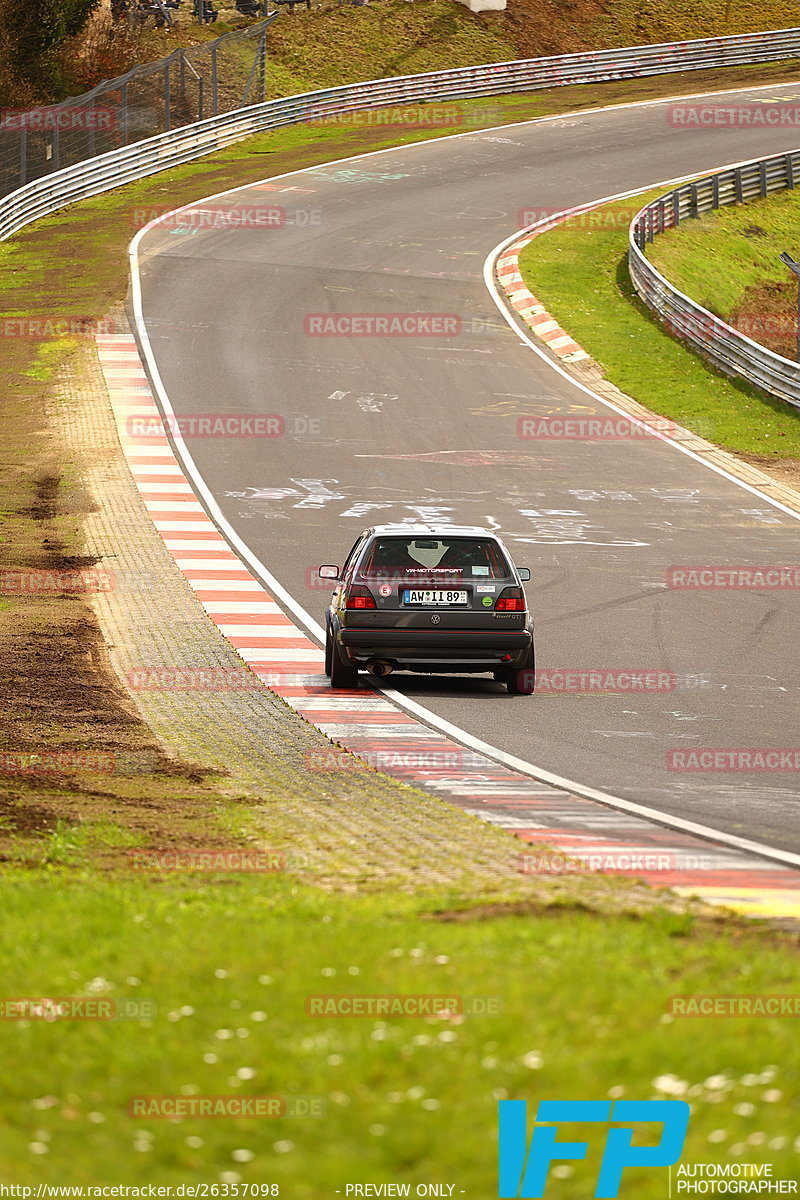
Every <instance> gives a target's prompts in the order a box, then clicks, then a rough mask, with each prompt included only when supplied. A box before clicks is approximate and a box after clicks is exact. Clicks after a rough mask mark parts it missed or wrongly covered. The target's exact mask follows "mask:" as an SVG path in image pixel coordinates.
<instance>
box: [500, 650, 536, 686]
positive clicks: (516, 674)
mask: <svg viewBox="0 0 800 1200" xmlns="http://www.w3.org/2000/svg"><path fill="white" fill-rule="evenodd" d="M535 682H536V679H535V662H534V657H533V646H531V648H530V650H529V651H528V657H527V659H526V661H525V664H524V665H523V666H521V667H516V668H512V669H511V670H509V671H507V672H506V687H507V688H508V690H509V692H510V693H511V695H512V696H532V695H533V689H534V685H535Z"/></svg>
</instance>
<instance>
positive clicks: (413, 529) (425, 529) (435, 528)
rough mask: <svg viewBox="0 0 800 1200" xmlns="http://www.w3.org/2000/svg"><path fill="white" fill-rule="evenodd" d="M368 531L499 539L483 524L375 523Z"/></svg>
mask: <svg viewBox="0 0 800 1200" xmlns="http://www.w3.org/2000/svg"><path fill="white" fill-rule="evenodd" d="M365 532H366V533H389V534H398V535H406V536H407V535H408V534H414V535H417V534H420V535H423V536H427V537H431V536H436V537H439V536H445V537H447V536H449V537H452V536H453V534H458V535H460V536H466V535H468V536H470V537H485V538H492V539H493V540H494V541H497V540H498V538H497V534H496V533H492V531H491V529H484V527H483V526H482V525H409V524H405V525H403V524H397V525H373V527H372V528H371V529H367V530H365Z"/></svg>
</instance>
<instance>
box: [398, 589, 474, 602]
mask: <svg viewBox="0 0 800 1200" xmlns="http://www.w3.org/2000/svg"><path fill="white" fill-rule="evenodd" d="M466 603H467V593H466V592H448V591H443V590H434V589H426V590H424V591H410V590H406V591H404V592H403V604H466Z"/></svg>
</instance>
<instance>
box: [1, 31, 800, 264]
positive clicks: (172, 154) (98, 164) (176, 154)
mask: <svg viewBox="0 0 800 1200" xmlns="http://www.w3.org/2000/svg"><path fill="white" fill-rule="evenodd" d="M790 58H800V29H775V30H767V31H764V32H761V33H750V34H741V35H737V36H734V37H722V38H704V39H699V40H696V41H692V42H668V43H664V44H662V45H656V46H632V47H626V48H623V49H616V50H599V51H589V52H585V53H581V54H565V55H559V56H557V57H553V58H535V59H524V60H521V61H517V62H506V63H488V64H486V65H483V66H475V67H460V68H458V69H455V70H450V71H434V72H430V73H429V74H425V75H406V76H398V77H396V78H392V79H373V80H370V81H369V82H366V83H358V84H352V85H348V86H344V87H338V88H329V89H326V90H322V91H315V92H306V93H304V94H302V95H299V96H290V97H287V98H285V99H280V100H269V101H267V102H266V103H263V104H256V105H252V106H251V107H249V108H242V109H237V110H235V111H233V112H229V113H224V114H222V115H218V116H215V117H210V118H208V119H207V120H205V121H198V122H196V123H194V124H191V125H185V126H183V127H182V128H180V129H174V130H170V131H169V132H167V133H162V134H158V135H157V136H155V137H151V138H146V139H145V140H143V141H140V142H136V143H134V144H132V145H127V146H121V147H118V148H116V149H114V150H109V151H107V152H106V153H103V154H100V155H98V156H96V157H92V158H87V159H85V160H84V161H82V162H79V163H75V164H73V165H72V166H70V167H65V168H63V169H61V170H56V171H53V172H52V173H51V174H48V175H44V176H42V177H41V178H39V179H36V180H34V181H32V182H30V183H27V184H25V185H24V186H23V187H20V188H17V190H16V191H13V192H10V193H9V194H8V195H7V196H5V197H4V198H3V199H2V200H0V240H3V239H5V238H7V237H10V236H11V234H13V233H15V232H16V231H17V230H19V229H22V228H23V226H25V225H27V224H29V222H31V221H35V220H36V219H37V218H38V217H41V216H44V215H46V214H47V213H51V212H55V211H56V210H57V209H59V208H61V207H63V206H64V205H66V204H70V203H73V202H74V201H76V200H80V199H83V198H84V197H87V196H93V195H96V194H97V193H98V192H104V191H108V190H110V189H111V188H115V187H120V186H121V185H122V184H125V183H129V182H131V181H132V180H135V179H141V178H143V177H144V176H146V175H152V174H154V173H155V172H157V171H163V170H166V169H168V168H170V167H174V166H178V165H180V164H181V163H185V162H190V161H191V160H193V159H196V158H200V157H201V156H202V155H204V154H208V153H210V152H211V151H213V150H218V149H221V148H222V147H223V146H228V145H231V144H232V143H233V142H236V141H239V140H241V139H242V138H245V137H248V136H249V135H250V134H253V133H259V132H262V131H264V130H268V129H277V128H280V127H281V126H285V125H295V124H299V123H302V122H303V121H308V120H311V119H313V118H318V117H323V116H332V115H334V114H338V113H348V112H356V111H359V110H363V109H370V108H380V107H383V106H386V105H390V104H391V105H396V104H406V103H412V102H413V103H420V102H422V103H424V102H426V101H429V102H430V101H436V102H441V101H443V100H456V99H465V98H469V97H479V96H491V95H497V94H500V93H505V92H525V91H532V90H534V89H537V88H549V87H561V86H565V85H567V84H576V83H599V82H603V81H606V80H610V79H629V78H633V77H637V76H640V75H663V74H668V73H669V72H673V71H691V70H699V69H701V68H703V67H706V68H708V67H723V66H736V65H738V64H744V63H757V62H775V61H777V60H780V59H790ZM79 101H80V97H76V98H74V99H73V101H72V103H73V104H77V103H78V102H79Z"/></svg>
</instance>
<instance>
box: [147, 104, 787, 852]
mask: <svg viewBox="0 0 800 1200" xmlns="http://www.w3.org/2000/svg"><path fill="white" fill-rule="evenodd" d="M795 95H800V85H797V84H795V85H784V86H780V87H776V86H773V87H770V88H768V89H763V90H758V89H756V90H753V89H744V90H742V91H741V92H737V93H724V94H723V95H722V96H721V98H720V101H719V103H720V106H721V107H729V106H730V104H731V103H732V102H742V101H745V100H747V99H748V97H752V98H753V99H754V100H755V101H758V102H759V103H761V102H764V101H767V102H768V101H769V100H771V99H772V100H775V99H778V98H786V97H788V96H791V97H794V96H795ZM598 96H599V98H602V91H600V90H599V91H598ZM670 103H673V102H672V101H660V102H652V103H648V104H646V105H642V106H635V107H630V108H623V109H616V110H609V111H607V112H596V113H584V114H576V115H573V116H566V117H559V118H557V119H553V120H547V121H540V122H532V123H527V124H522V125H514V126H508V127H505V128H502V129H499V130H496V131H491V132H487V131H481V132H476V133H472V134H469V135H465V136H460V137H457V138H448V139H444V140H439V141H437V142H433V143H427V144H425V143H423V144H420V145H416V146H411V147H407V148H403V149H400V150H397V151H392V152H390V153H380V154H374V155H370V156H365V157H362V158H360V159H358V160H351V161H347V162H343V163H340V164H332V165H328V166H322V167H317V168H313V169H310V170H305V171H301V172H298V173H296V174H293V175H291V176H286V177H283V178H282V179H279V180H276V181H273V182H272V183H270V184H266V185H259V186H250V187H247V188H244V189H242V190H240V191H237V192H234V193H228V194H227V195H226V196H225V197H224V198H216V199H215V200H214V201H213V205H211V207H212V208H213V209H214V210H225V209H229V208H231V209H236V210H241V209H243V208H246V207H251V206H258V207H259V208H261V209H263V207H264V206H265V205H280V206H282V207H283V208H285V210H286V213H287V215H288V218H289V220H288V221H287V223H286V224H284V225H282V226H281V227H280V228H258V227H233V228H227V229H216V230H215V229H211V228H203V227H202V225H201V223H200V222H197V223H193V224H190V227H189V229H188V230H187V229H186V228H183V229H181V228H180V227H177V228H176V225H175V222H174V221H167V222H164V223H163V224H161V225H155V226H154V227H153V228H152V229H151V230H149V231H148V232H147V233H146V234H145V236H144V238H143V239H142V241H141V245H140V251H139V254H140V262H141V282H142V306H143V312H144V320H145V324H146V329H147V333H148V336H149V340H150V342H151V345H152V349H153V352H154V355H155V359H156V362H157V365H158V371H159V373H160V375H161V379H162V381H163V384H164V387H165V388H166V392H167V393H168V395H169V398H170V401H171V404H172V406H173V408H174V410H175V412H176V413H177V414H178V415H180V416H187V415H193V414H209V413H220V414H243V413H244V414H250V413H252V414H279V415H280V416H282V418H283V422H284V429H285V435H284V436H281V437H269V438H264V437H239V438H224V439H221V438H218V437H215V438H203V437H189V436H187V437H186V443H187V446H188V447H189V449H190V451H191V454H192V456H193V458H194V461H195V463H196V464H197V466H198V468H199V470H200V472H201V474H202V476H203V478H204V480H205V482H206V484H207V486H208V488H209V489H210V491H211V492H212V493H213V495H214V497H215V498H216V500H217V502H218V504H219V506H220V507H221V509H222V510H223V512H224V514H225V516H226V518H227V520H228V521H229V522H230V524H231V525H232V526H233V528H234V529H235V530H236V532H237V533H238V535H239V536H240V537H241V538H242V539H243V540H244V541H245V542H246V543H247V545H248V547H249V548H250V549H251V550H252V552H253V553H254V554H255V555H256V556H257V557H258V558H259V559H260V560H261V562H262V563H264V564H265V566H266V567H267V568H268V569H269V570H270V571H271V572H272V573H273V575H274V576H275V577H276V578H277V579H278V580H279V581H280V583H281V584H282V585H283V587H284V588H285V589H287V591H288V592H290V593H291V595H292V596H293V597H294V598H295V599H296V601H297V602H298V604H299V605H300V606H302V608H304V609H306V610H308V611H309V612H310V613H311V614H312V616H313V617H314V618H315V619H316V620H318V621H319V620H321V618H322V613H323V610H324V607H325V603H326V599H327V592H326V591H325V590H322V589H321V587H320V581H318V580H317V579H316V567H317V565H318V564H319V563H323V562H328V563H341V562H342V560H343V558H344V556H345V553H346V551H347V550H348V549H349V547H350V545H351V543H352V541H353V539H354V538H355V536H356V534H357V533H358V532H359V531H360V530H361V529H362V528H364V527H365V526H367V525H370V524H374V523H383V522H389V521H403V520H412V519H414V520H419V519H423V520H431V519H432V520H445V519H449V520H452V521H453V522H457V523H470V524H482V525H483V524H485V525H489V526H490V527H492V528H496V529H498V530H499V531H500V532H501V535H502V536H503V537H504V538H505V539H506V541H507V543H508V544H509V546H510V548H511V550H512V552H513V553H514V554H515V556H516V560H517V562H518V563H519V564H520V565H527V566H530V568H531V571H532V576H533V577H532V581H531V583H530V584H529V585H528V589H527V590H528V596H529V600H530V602H531V606H532V608H533V611H534V613H535V616H536V620H537V637H538V640H537V657H538V662H537V665H538V666H539V667H540V668H548V667H549V668H571V669H575V670H584V671H586V670H589V669H595V668H612V669H622V668H624V669H628V670H631V669H632V670H642V669H645V668H649V669H657V670H660V671H665V672H674V673H676V676H677V686H676V687H675V689H674V690H671V691H666V692H655V693H647V694H644V693H637V694H631V695H626V694H605V695H594V696H591V695H579V694H572V693H570V694H547V693H545V692H540V693H538V694H537V695H535V696H533V697H528V698H526V697H513V696H510V695H508V693H507V692H506V691H505V689H504V688H503V687H501V685H499V684H496V683H495V682H494V681H493V680H491V679H490V678H489V677H488V676H487V677H483V676H480V677H473V678H469V677H455V678H444V679H442V678H427V677H417V676H408V675H393V676H392V677H391V680H390V682H391V684H392V686H394V687H396V688H397V689H398V690H399V691H401V692H402V693H403V694H404V695H406V696H408V697H412V698H414V699H415V700H417V701H419V702H421V703H423V704H424V705H425V706H426V707H427V708H428V709H430V710H431V711H432V712H434V713H436V714H439V715H440V716H441V717H443V718H445V719H446V720H448V721H450V722H452V723H453V724H454V725H457V726H458V727H460V728H461V729H463V730H466V731H467V732H469V733H470V734H473V735H475V736H477V737H479V738H481V739H483V740H484V741H486V742H489V743H491V744H492V745H493V746H496V747H498V748H499V749H501V750H503V751H505V752H506V753H509V754H514V755H516V756H519V757H521V758H524V759H526V760H527V761H529V762H531V763H534V764H537V765H538V766H540V767H542V768H545V769H546V770H548V771H551V772H555V773H557V774H559V775H562V776H564V777H566V778H567V779H570V780H574V781H577V782H578V783H581V784H584V785H586V786H591V787H595V788H599V789H602V790H603V791H606V792H609V793H612V794H614V795H617V796H621V797H625V798H627V799H629V800H634V801H637V802H639V803H641V804H645V805H648V806H651V807H653V808H656V809H659V810H661V811H663V812H665V813H669V814H672V815H677V816H680V817H683V818H687V819H690V820H694V821H699V822H702V823H704V824H706V825H709V826H711V827H714V828H717V829H722V830H726V831H728V832H731V833H736V834H740V835H742V836H745V837H749V838H752V839H754V840H757V841H761V842H766V843H768V844H770V845H773V846H776V847H782V848H785V849H791V850H794V851H797V850H800V820H798V816H797V806H798V796H797V789H796V782H795V778H796V777H795V775H793V774H792V773H791V772H783V773H779V772H774V773H772V772H770V773H762V774H760V775H759V774H755V773H747V774H741V773H716V774H702V773H694V772H691V773H689V772H679V771H674V770H668V769H667V767H666V756H667V754H668V752H669V751H672V750H675V749H686V748H705V747H726V748H731V747H743V748H754V747H777V748H785V747H792V746H794V745H796V744H797V731H798V727H800V721H798V703H797V698H798V679H799V678H800V670H798V668H799V667H800V648H799V647H798V632H797V631H798V628H800V600H799V599H798V594H797V592H796V591H794V592H793V591H788V590H787V591H776V592H757V591H754V592H745V591H697V592H691V591H681V590H671V589H668V588H666V586H665V579H666V571H667V569H668V567H670V566H672V565H680V564H693V565H697V564H716V565H720V566H731V565H736V566H748V565H751V566H767V565H769V566H775V565H787V564H793V563H796V562H797V561H798V553H797V539H798V532H800V531H799V530H798V521H797V519H796V518H795V517H793V516H792V515H790V514H789V513H787V512H784V511H782V510H781V509H780V508H779V507H776V506H774V505H773V504H772V503H771V502H770V501H769V500H768V499H767V498H766V497H761V496H758V495H754V494H753V493H752V492H749V491H747V490H746V489H745V488H743V487H741V486H740V485H738V484H736V483H735V482H733V481H732V480H729V479H727V478H725V477H724V476H721V475H719V474H716V473H715V472H713V471H712V470H711V469H710V468H709V467H707V466H705V465H703V464H701V463H698V462H696V461H695V460H693V459H691V458H690V457H688V456H687V455H685V454H683V453H681V452H680V451H679V450H678V449H677V448H675V447H674V446H672V445H670V444H665V443H663V442H660V441H658V440H655V439H647V440H636V441H633V440H616V441H613V440H609V441H600V442H598V441H575V440H571V441H551V442H541V441H530V440H521V439H520V438H519V437H518V436H517V422H518V419H519V418H520V417H530V416H537V415H552V414H560V415H571V416H592V415H602V416H607V415H611V414H610V413H609V410H608V409H607V408H606V407H605V406H604V405H602V404H601V403H600V402H599V401H597V402H593V401H592V400H591V398H590V397H588V396H586V394H585V393H583V392H581V391H579V390H578V389H577V388H576V387H575V386H573V385H572V384H571V383H570V382H569V381H567V380H565V379H564V378H563V377H562V376H560V375H559V374H558V373H557V372H556V371H554V370H553V369H552V368H551V367H550V366H549V365H547V363H545V362H543V361H542V360H541V359H540V357H539V356H538V355H536V354H534V353H533V352H532V351H531V349H530V348H529V347H528V346H526V345H525V344H524V343H523V342H522V341H521V339H520V338H519V337H518V336H517V335H516V333H515V332H514V331H513V330H512V329H511V328H510V327H509V325H508V324H507V323H506V322H505V320H504V319H503V317H502V316H501V314H500V313H499V312H498V309H497V307H496V305H495V303H494V301H493V299H492V296H491V295H490V294H489V292H488V291H487V288H486V286H485V284H484V279H483V265H484V260H485V259H486V256H487V255H488V254H489V252H490V251H491V250H492V248H493V247H495V246H496V245H497V244H498V243H499V242H500V241H501V240H502V239H504V238H505V237H507V236H509V235H510V234H512V233H513V232H514V231H515V230H516V229H517V228H519V227H520V225H521V224H524V223H529V222H530V220H531V219H533V218H532V217H528V218H527V220H526V219H525V218H524V217H522V218H521V217H520V215H519V214H520V213H521V212H522V211H523V210H536V215H539V214H540V213H541V210H546V209H553V210H560V209H563V208H567V207H570V206H572V205H577V204H583V203H587V202H590V201H592V200H595V199H599V198H601V197H605V196H611V195H615V194H617V193H620V192H624V191H627V190H628V189H632V188H637V187H645V186H649V185H653V184H658V183H659V182H661V181H664V180H669V179H672V178H676V177H679V176H683V175H686V174H689V173H700V172H704V171H711V170H714V169H715V168H718V167H722V166H724V165H726V164H728V163H733V162H737V161H741V160H745V159H748V158H753V157H757V156H759V155H762V154H766V153H771V152H774V153H778V152H780V151H783V150H788V149H793V148H795V147H796V145H797V144H798V142H799V141H800V135H799V134H798V132H797V130H795V129H793V128H791V127H784V128H781V127H776V128H773V129H771V128H767V129H764V128H763V127H759V128H754V129H747V128H730V127H724V126H723V127H718V128H715V127H712V128H706V129H691V130H689V129H686V128H681V127H679V126H678V127H676V126H671V125H670V124H669V122H668V119H667V110H668V107H669V104H670ZM194 207H195V208H203V207H208V206H203V205H199V204H198V205H196V206H194ZM636 207H638V205H636V203H635V201H634V202H632V205H631V208H632V211H633V210H634V209H635V208H636ZM789 249H790V250H791V249H792V247H789ZM795 249H797V248H796V247H795ZM329 312H336V313H376V312H378V313H432V314H453V315H456V316H457V317H458V318H459V319H460V326H461V332H460V333H459V334H457V335H455V336H449V337H447V336H428V337H352V336H350V337H345V336H337V337H321V336H314V335H312V334H311V333H308V332H307V331H306V330H307V328H308V323H307V317H308V316H309V314H326V313H329ZM556 315H557V316H558V315H559V314H556ZM565 324H566V325H567V328H568V322H565ZM631 353H632V354H635V353H636V347H635V345H634V346H632V347H631ZM666 386H668V381H666V380H665V387H666Z"/></svg>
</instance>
